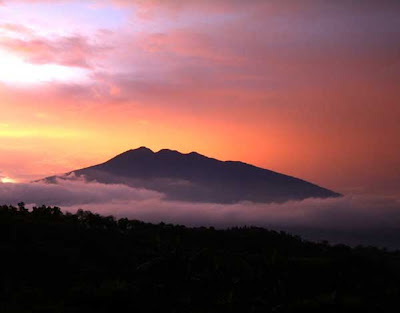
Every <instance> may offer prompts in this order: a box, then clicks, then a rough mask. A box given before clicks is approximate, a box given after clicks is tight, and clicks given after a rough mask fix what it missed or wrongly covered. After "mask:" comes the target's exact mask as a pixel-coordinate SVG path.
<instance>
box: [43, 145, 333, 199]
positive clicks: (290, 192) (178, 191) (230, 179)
mask: <svg viewBox="0 0 400 313" xmlns="http://www.w3.org/2000/svg"><path fill="white" fill-rule="evenodd" d="M71 173H74V174H75V175H76V176H81V175H84V176H85V178H86V179H87V180H89V181H93V180H96V181H98V182H102V183H122V184H127V185H129V186H133V187H140V188H146V189H152V190H156V191H159V192H162V193H165V194H166V197H167V198H168V199H171V200H185V201H196V202H217V203H235V202H238V201H254V202H284V201H288V200H300V199H305V198H310V197H315V198H327V197H337V196H340V195H339V194H337V193H335V192H332V191H330V190H328V189H325V188H321V187H319V186H317V185H314V184H311V183H309V182H306V181H304V180H300V179H297V178H294V177H291V176H287V175H283V174H279V173H276V172H273V171H270V170H266V169H262V168H259V167H255V166H252V165H249V164H245V163H242V162H235V161H225V162H224V161H219V160H216V159H212V158H208V157H205V156H203V155H200V154H198V153H196V152H192V153H189V154H182V153H179V152H177V151H172V150H168V149H163V150H160V151H159V152H157V153H155V152H153V151H151V150H150V149H148V148H145V147H141V148H138V149H135V150H129V151H126V152H124V153H122V154H120V155H117V156H116V157H114V158H112V159H111V160H109V161H107V162H105V163H102V164H98V165H95V166H91V167H88V168H84V169H80V170H76V171H73V172H70V173H67V174H66V175H65V176H64V177H67V175H69V174H71ZM46 181H48V182H54V181H55V177H48V178H46Z"/></svg>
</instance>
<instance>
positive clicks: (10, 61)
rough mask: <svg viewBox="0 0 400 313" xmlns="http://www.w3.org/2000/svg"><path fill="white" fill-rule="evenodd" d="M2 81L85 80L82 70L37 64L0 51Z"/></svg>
mask: <svg viewBox="0 0 400 313" xmlns="http://www.w3.org/2000/svg"><path fill="white" fill-rule="evenodd" d="M0 67H1V71H0V81H2V82H5V83H9V84H10V83H13V84H38V83H46V82H52V81H65V82H71V81H83V80H84V78H85V73H84V71H82V70H78V69H74V68H69V67H66V66H60V65H54V64H52V65H50V64H44V65H36V64H30V63H27V62H24V61H23V60H21V59H20V58H18V57H16V56H13V55H12V54H9V53H5V52H2V51H0Z"/></svg>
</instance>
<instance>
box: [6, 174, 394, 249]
mask: <svg viewBox="0 0 400 313" xmlns="http://www.w3.org/2000/svg"><path fill="white" fill-rule="evenodd" d="M19 201H24V202H25V203H27V204H29V205H41V204H46V205H58V206H61V207H62V208H63V209H64V210H66V211H71V212H75V211H76V210H77V209H79V208H82V209H84V210H90V211H92V212H97V213H100V214H103V215H113V216H116V217H128V218H131V219H139V220H143V221H147V222H155V223H158V222H166V223H174V224H183V225H187V226H214V227H218V228H226V227H233V226H245V225H247V226H260V227H266V228H271V229H275V230H285V231H289V232H292V233H295V234H299V235H302V236H304V237H305V238H308V239H312V240H329V241H332V242H336V243H347V244H353V245H356V244H367V245H368V244H374V245H381V246H387V247H390V248H394V247H395V248H400V239H399V238H400V237H399V236H400V226H399V225H400V201H399V199H398V198H393V197H374V196H361V195H357V196H356V195H353V196H351V195H349V196H345V197H342V198H335V199H306V200H303V201H290V202H286V203H283V204H274V203H272V204H260V203H249V202H243V203H237V204H230V205H222V204H213V203H204V204H202V203H189V202H178V201H167V200H165V199H164V197H163V195H162V194H160V193H158V192H154V191H151V190H144V189H135V188H131V187H128V186H124V185H104V184H99V183H86V182H84V181H64V180H62V181H59V184H57V185H55V184H54V185H51V184H43V183H32V184H0V203H2V204H3V203H4V204H16V203H18V202H19Z"/></svg>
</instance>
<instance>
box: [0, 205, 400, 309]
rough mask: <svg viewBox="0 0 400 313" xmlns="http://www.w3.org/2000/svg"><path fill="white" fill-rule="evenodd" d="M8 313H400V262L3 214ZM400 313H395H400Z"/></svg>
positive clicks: (292, 245)
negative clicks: (398, 311)
mask: <svg viewBox="0 0 400 313" xmlns="http://www.w3.org/2000/svg"><path fill="white" fill-rule="evenodd" d="M0 251H1V261H2V263H3V265H2V269H1V278H0V279H1V281H0V288H1V291H0V311H1V312H7V313H12V312H85V313H88V312H396V311H397V310H396V308H400V305H399V297H400V253H398V252H387V251H384V250H380V249H377V248H371V247H357V248H350V247H347V246H343V245H338V246H330V245H328V244H327V243H318V244H317V243H310V242H307V241H303V240H301V239H300V238H299V237H296V236H291V235H289V234H286V233H278V232H274V231H267V230H265V229H260V228H252V227H250V228H234V229H229V230H214V229H212V228H186V227H183V226H173V225H166V224H158V225H153V224H147V223H143V222H139V221H134V220H127V219H120V220H115V219H114V218H112V217H103V216H99V215H97V214H93V213H90V212H87V211H78V212H77V213H76V214H63V213H62V212H61V211H60V209H59V208H57V207H45V206H42V207H37V208H34V209H33V210H32V211H28V210H27V209H25V207H24V205H23V204H20V205H19V206H18V207H12V206H0ZM393 310H394V311H393Z"/></svg>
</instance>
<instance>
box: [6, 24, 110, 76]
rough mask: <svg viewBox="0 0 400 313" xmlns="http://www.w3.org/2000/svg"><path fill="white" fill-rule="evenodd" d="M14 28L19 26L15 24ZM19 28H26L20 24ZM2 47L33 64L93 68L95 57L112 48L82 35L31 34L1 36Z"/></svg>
mask: <svg viewBox="0 0 400 313" xmlns="http://www.w3.org/2000/svg"><path fill="white" fill-rule="evenodd" d="M11 26H13V25H11ZM17 26H18V25H17ZM3 27H4V25H3ZM8 29H10V25H9V26H8ZM13 29H14V30H17V29H18V28H16V27H15V26H14V27H13ZM19 29H20V30H21V29H22V30H23V29H26V28H24V27H23V26H19ZM0 47H1V48H3V49H5V50H7V51H8V52H11V53H12V54H14V55H18V56H21V57H22V58H23V59H24V60H25V61H26V62H29V63H32V64H58V65H63V66H72V67H80V68H92V66H93V58H94V57H96V56H98V55H99V54H101V53H102V52H105V51H107V50H109V49H110V48H109V47H106V46H105V45H97V44H93V43H91V42H89V39H88V38H86V37H84V36H81V35H75V36H64V37H56V38H45V37H35V36H29V37H28V38H27V39H25V38H24V39H21V38H15V37H3V38H0Z"/></svg>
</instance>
